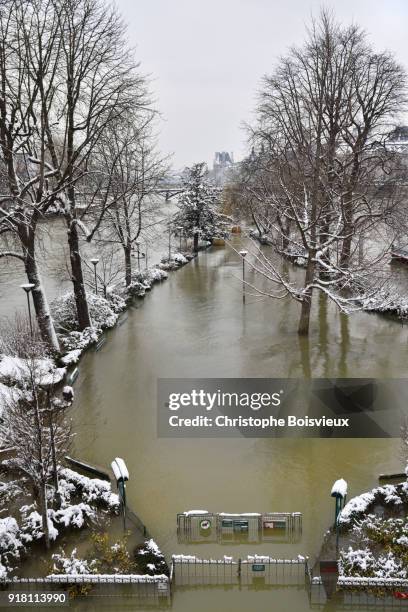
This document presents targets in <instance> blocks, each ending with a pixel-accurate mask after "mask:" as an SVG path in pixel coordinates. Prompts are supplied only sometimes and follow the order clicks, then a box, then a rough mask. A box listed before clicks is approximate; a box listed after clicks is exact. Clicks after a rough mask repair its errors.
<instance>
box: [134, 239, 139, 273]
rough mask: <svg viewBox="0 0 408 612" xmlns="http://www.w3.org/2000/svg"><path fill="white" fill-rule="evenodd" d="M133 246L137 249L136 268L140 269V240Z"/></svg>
mask: <svg viewBox="0 0 408 612" xmlns="http://www.w3.org/2000/svg"><path fill="white" fill-rule="evenodd" d="M135 246H136V249H137V269H138V270H140V248H139V246H140V242H135Z"/></svg>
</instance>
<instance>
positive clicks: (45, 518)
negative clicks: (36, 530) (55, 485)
mask: <svg viewBox="0 0 408 612" xmlns="http://www.w3.org/2000/svg"><path fill="white" fill-rule="evenodd" d="M40 486H41V490H40V504H41V517H42V527H43V531H44V541H45V548H46V549H47V550H48V549H49V547H50V530H49V528H48V511H47V497H46V487H45V483H41V485H40Z"/></svg>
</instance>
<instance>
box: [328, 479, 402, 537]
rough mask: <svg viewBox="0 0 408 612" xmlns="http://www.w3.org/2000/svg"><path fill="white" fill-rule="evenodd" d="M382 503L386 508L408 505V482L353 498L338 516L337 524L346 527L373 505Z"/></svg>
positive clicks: (379, 488)
mask: <svg viewBox="0 0 408 612" xmlns="http://www.w3.org/2000/svg"><path fill="white" fill-rule="evenodd" d="M376 502H378V503H380V502H381V503H384V504H385V505H388V506H396V507H399V506H402V504H408V482H404V483H402V484H399V485H390V484H388V485H384V486H383V487H376V488H375V489H373V490H372V491H369V492H367V493H362V494H361V495H358V496H357V497H353V498H352V499H350V501H349V502H348V503H347V504H346V505H345V506H344V508H343V510H342V511H341V513H340V515H339V524H340V525H343V526H348V525H350V524H352V523H353V522H354V521H356V520H357V519H359V518H361V517H363V516H364V514H366V513H367V512H368V511H369V510H370V509H371V508H372V506H373V505H374V503H376Z"/></svg>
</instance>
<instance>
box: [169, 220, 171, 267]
mask: <svg viewBox="0 0 408 612" xmlns="http://www.w3.org/2000/svg"><path fill="white" fill-rule="evenodd" d="M170 259H171V225H170V223H169V263H170Z"/></svg>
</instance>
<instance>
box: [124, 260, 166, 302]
mask: <svg viewBox="0 0 408 612" xmlns="http://www.w3.org/2000/svg"><path fill="white" fill-rule="evenodd" d="M167 277H168V274H167V272H165V271H164V270H161V269H160V268H156V267H155V268H148V269H147V270H136V272H133V274H132V282H131V284H130V285H129V286H128V287H126V293H127V294H128V295H131V296H134V295H136V296H139V297H143V296H144V295H145V293H146V291H149V290H150V289H151V288H152V286H153V285H154V283H158V282H160V281H163V280H165V279H166V278H167Z"/></svg>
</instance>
